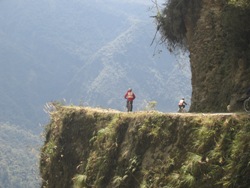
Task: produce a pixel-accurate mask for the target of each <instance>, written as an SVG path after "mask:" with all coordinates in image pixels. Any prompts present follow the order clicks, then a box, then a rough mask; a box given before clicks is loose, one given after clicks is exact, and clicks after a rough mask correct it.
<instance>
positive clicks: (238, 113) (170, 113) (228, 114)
mask: <svg viewBox="0 0 250 188" xmlns="http://www.w3.org/2000/svg"><path fill="white" fill-rule="evenodd" d="M66 108H74V109H76V110H87V111H90V112H99V113H122V114H145V113H146V114H147V113H148V114H152V113H157V114H166V115H172V116H234V115H248V114H249V113H246V112H236V113H189V112H187V113H178V112H160V111H134V112H124V111H119V110H115V109H111V108H107V109H105V108H100V107H81V106H72V107H71V106H67V107H66ZM249 115H250V114H249Z"/></svg>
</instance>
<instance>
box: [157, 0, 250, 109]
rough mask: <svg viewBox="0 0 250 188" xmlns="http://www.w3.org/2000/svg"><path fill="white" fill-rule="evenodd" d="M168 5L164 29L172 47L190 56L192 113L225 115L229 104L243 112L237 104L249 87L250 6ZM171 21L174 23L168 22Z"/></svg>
mask: <svg viewBox="0 0 250 188" xmlns="http://www.w3.org/2000/svg"><path fill="white" fill-rule="evenodd" d="M169 2H170V3H169V4H168V5H167V7H166V9H165V12H164V11H163V18H162V19H159V20H160V21H159V24H160V25H161V26H162V27H161V29H162V34H163V37H166V39H167V40H168V42H169V41H170V42H172V43H174V44H178V43H179V44H180V43H181V44H182V45H183V43H185V44H184V45H185V47H186V48H187V49H188V50H189V52H190V63H191V71H192V89H193V91H192V105H191V108H190V111H193V112H195V111H196V112H198V111H202V112H212V111H213V112H215V111H217V112H222V111H226V110H227V106H228V105H229V104H230V106H231V110H232V111H238V110H242V109H243V108H242V102H239V101H238V100H240V99H241V98H243V97H245V92H246V90H247V88H248V87H250V76H249V75H250V19H249V17H250V6H249V2H248V1H245V0H242V1H231V0H225V1H221V0H201V1H196V0H191V1H187V0H184V1H178V0H170V1H169ZM176 12H177V13H178V14H177V13H176ZM166 15H167V16H166ZM164 16H165V17H164ZM169 16H170V17H171V18H175V19H172V20H168V21H166V19H169ZM164 19H165V21H164ZM166 23H167V25H168V26H166V25H164V24H166ZM178 24H179V27H176V25H177V26H178ZM169 25H171V27H169ZM175 27H176V28H177V29H173V31H171V29H172V28H175ZM173 36H175V37H173ZM171 37H172V38H171Z"/></svg>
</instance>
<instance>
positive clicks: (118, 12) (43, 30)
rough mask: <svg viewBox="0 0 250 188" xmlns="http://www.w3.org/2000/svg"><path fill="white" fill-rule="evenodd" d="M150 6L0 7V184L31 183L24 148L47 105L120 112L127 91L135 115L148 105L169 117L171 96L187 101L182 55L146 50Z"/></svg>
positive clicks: (85, 2) (47, 3)
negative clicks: (132, 96) (130, 93)
mask: <svg viewBox="0 0 250 188" xmlns="http://www.w3.org/2000/svg"><path fill="white" fill-rule="evenodd" d="M152 6H153V4H152V2H150V1H149V2H147V1H144V0H134V1H131V0H121V1H116V0H103V1H99V0H93V1H89V0H81V1H79V0H71V1H67V0H60V1H59V0H53V1H51V0H44V1H34V0H22V1H17V0H2V1H0V40H1V43H0V58H1V61H0V64H1V69H0V78H1V79H0V105H1V109H0V122H3V123H2V125H3V129H2V128H1V133H2V135H1V137H0V139H1V140H2V142H1V160H0V163H1V166H0V167H1V174H2V176H1V177H3V178H1V181H0V185H1V184H3V185H5V186H6V187H8V186H10V187H11V186H12V187H15V186H17V185H18V184H19V185H18V186H19V187H21V188H34V187H37V186H36V185H38V184H39V180H38V179H37V176H36V173H34V171H35V172H36V171H37V170H38V169H37V166H36V156H35V155H33V153H32V151H33V150H30V146H31V148H34V149H35V151H36V150H38V149H39V147H40V146H39V143H40V139H39V137H38V135H39V134H40V133H41V131H42V128H43V125H44V124H46V123H47V122H48V118H49V117H48V115H47V114H46V113H45V112H44V105H45V104H46V103H47V102H50V101H59V103H60V102H63V103H66V104H70V105H71V104H77V105H78V104H80V105H85V106H86V105H89V106H102V107H104V108H110V107H112V108H116V109H120V110H122V111H123V110H124V108H125V101H124V99H123V95H124V94H125V92H126V90H127V89H128V88H129V87H132V88H133V90H134V91H135V93H136V95H137V98H136V101H135V110H139V109H144V108H145V106H146V104H147V101H152V100H154V101H157V106H156V108H157V109H159V110H162V111H176V104H177V102H178V100H179V98H180V97H182V96H187V98H188V96H190V94H191V87H190V85H191V84H190V70H189V62H188V58H187V56H186V55H184V56H179V57H178V58H176V57H174V56H173V55H169V53H167V52H166V51H165V50H164V48H162V46H161V45H156V44H157V43H154V44H153V45H152V46H150V44H151V42H152V40H153V37H154V34H155V23H154V20H153V19H152V18H151V17H150V16H152V15H155V12H154V10H152V9H151V7H152ZM156 41H157V40H156ZM160 51H162V52H161V53H160ZM179 55H180V54H179ZM64 99H65V100H64ZM5 122H8V123H5ZM7 125H8V126H7ZM14 125H18V128H16V126H14ZM2 130H3V131H2ZM7 130H8V131H7ZM30 131H31V132H32V133H30ZM33 133H35V136H34V135H32V134H33ZM13 135H15V136H13ZM26 139H27V140H26ZM17 141H18V142H17ZM27 145H28V147H26V146H27ZM34 185H35V186H34Z"/></svg>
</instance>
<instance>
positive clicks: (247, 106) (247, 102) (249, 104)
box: [244, 98, 250, 112]
mask: <svg viewBox="0 0 250 188" xmlns="http://www.w3.org/2000/svg"><path fill="white" fill-rule="evenodd" d="M244 110H245V111H246V112H250V98H248V99H246V100H245V101H244Z"/></svg>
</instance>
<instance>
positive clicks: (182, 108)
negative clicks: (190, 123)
mask: <svg viewBox="0 0 250 188" xmlns="http://www.w3.org/2000/svg"><path fill="white" fill-rule="evenodd" d="M178 112H179V113H185V112H187V111H186V109H185V108H184V107H183V106H182V107H181V108H179V110H178Z"/></svg>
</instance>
